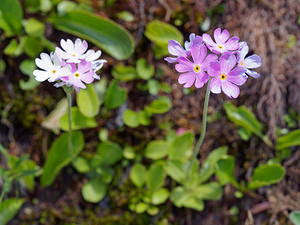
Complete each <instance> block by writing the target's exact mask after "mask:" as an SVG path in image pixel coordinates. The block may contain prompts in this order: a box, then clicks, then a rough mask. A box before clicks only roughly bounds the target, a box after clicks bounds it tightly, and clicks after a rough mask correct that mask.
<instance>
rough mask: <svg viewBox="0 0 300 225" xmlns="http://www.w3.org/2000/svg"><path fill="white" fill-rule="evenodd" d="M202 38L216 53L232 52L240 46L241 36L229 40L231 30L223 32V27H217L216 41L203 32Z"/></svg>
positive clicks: (215, 32)
mask: <svg viewBox="0 0 300 225" xmlns="http://www.w3.org/2000/svg"><path fill="white" fill-rule="evenodd" d="M202 38H203V41H204V42H205V44H206V45H207V47H208V48H209V49H210V50H211V51H212V52H214V53H216V54H220V53H221V54H222V53H226V52H232V51H235V50H238V48H239V43H238V41H239V38H238V37H232V38H230V39H229V40H228V38H229V32H228V30H226V29H224V30H223V32H221V28H217V29H216V30H215V31H214V38H215V42H214V41H213V40H212V38H211V37H210V36H209V35H208V34H203V35H202Z"/></svg>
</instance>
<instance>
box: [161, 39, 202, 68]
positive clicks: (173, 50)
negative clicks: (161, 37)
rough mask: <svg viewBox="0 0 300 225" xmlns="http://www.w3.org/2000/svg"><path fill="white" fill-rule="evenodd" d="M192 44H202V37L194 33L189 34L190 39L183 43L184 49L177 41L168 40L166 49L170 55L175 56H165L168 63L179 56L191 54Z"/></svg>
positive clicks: (173, 61) (174, 60)
mask: <svg viewBox="0 0 300 225" xmlns="http://www.w3.org/2000/svg"><path fill="white" fill-rule="evenodd" d="M194 44H202V38H201V37H200V36H199V35H195V34H194V33H192V34H190V41H186V42H185V43H184V47H185V49H184V48H183V47H182V46H181V45H180V43H179V42H178V41H175V40H170V41H169V45H168V51H169V53H170V54H171V55H173V56H176V57H166V58H165V60H166V61H167V62H168V63H175V62H176V60H177V59H178V58H179V57H189V56H190V55H191V51H190V50H191V47H192V46H193V45H194Z"/></svg>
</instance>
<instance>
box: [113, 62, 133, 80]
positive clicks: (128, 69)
mask: <svg viewBox="0 0 300 225" xmlns="http://www.w3.org/2000/svg"><path fill="white" fill-rule="evenodd" d="M112 75H113V76H114V78H115V79H118V80H121V81H131V80H134V79H136V78H137V73H136V70H135V68H134V67H132V66H123V65H117V66H116V67H114V68H113V70H112Z"/></svg>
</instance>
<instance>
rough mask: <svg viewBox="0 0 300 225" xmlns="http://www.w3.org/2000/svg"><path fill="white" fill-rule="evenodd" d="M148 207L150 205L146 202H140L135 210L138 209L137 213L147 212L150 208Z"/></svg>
mask: <svg viewBox="0 0 300 225" xmlns="http://www.w3.org/2000/svg"><path fill="white" fill-rule="evenodd" d="M148 207H149V205H147V204H146V203H144V202H139V203H138V204H137V205H136V208H135V211H136V213H143V212H145V211H146V210H147V209H148Z"/></svg>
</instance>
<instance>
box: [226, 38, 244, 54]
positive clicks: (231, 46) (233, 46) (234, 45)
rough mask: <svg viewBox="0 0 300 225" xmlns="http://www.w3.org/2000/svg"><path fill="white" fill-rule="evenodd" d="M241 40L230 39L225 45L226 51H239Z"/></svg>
mask: <svg viewBox="0 0 300 225" xmlns="http://www.w3.org/2000/svg"><path fill="white" fill-rule="evenodd" d="M239 40H240V38H239V37H232V38H230V39H229V40H228V41H227V42H226V44H225V48H226V50H229V51H233V50H237V49H239Z"/></svg>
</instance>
